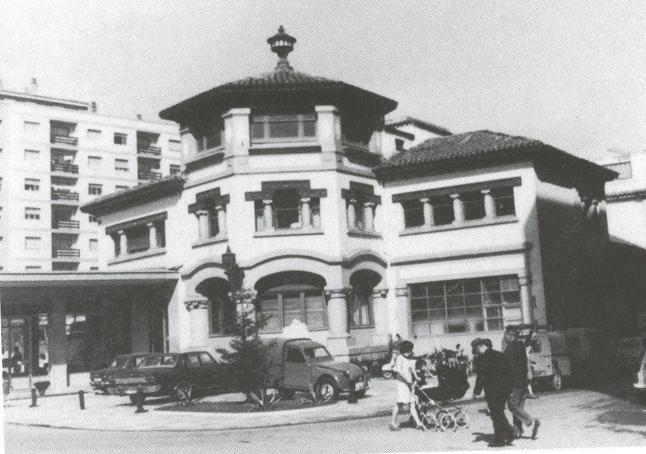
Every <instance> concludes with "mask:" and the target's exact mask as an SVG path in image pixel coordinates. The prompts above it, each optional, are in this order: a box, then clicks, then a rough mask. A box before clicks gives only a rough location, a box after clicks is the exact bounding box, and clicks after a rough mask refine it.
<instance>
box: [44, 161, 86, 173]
mask: <svg viewBox="0 0 646 454" xmlns="http://www.w3.org/2000/svg"><path fill="white" fill-rule="evenodd" d="M51 169H52V172H55V171H58V172H65V173H79V166H77V165H76V164H67V163H63V162H55V161H52V165H51Z"/></svg>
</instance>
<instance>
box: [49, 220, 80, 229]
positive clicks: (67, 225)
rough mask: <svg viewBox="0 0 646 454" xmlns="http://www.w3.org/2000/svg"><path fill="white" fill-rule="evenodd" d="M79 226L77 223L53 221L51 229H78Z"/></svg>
mask: <svg viewBox="0 0 646 454" xmlns="http://www.w3.org/2000/svg"><path fill="white" fill-rule="evenodd" d="M80 226H81V223H80V222H79V221H54V222H53V228H55V229H78V228H79V227H80Z"/></svg>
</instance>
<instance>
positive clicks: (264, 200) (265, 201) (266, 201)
mask: <svg viewBox="0 0 646 454" xmlns="http://www.w3.org/2000/svg"><path fill="white" fill-rule="evenodd" d="M272 202H273V200H271V199H263V200H262V203H264V204H265V205H271V203H272Z"/></svg>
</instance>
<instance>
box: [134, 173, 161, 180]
mask: <svg viewBox="0 0 646 454" xmlns="http://www.w3.org/2000/svg"><path fill="white" fill-rule="evenodd" d="M138 175H139V179H140V180H159V179H161V177H162V174H161V172H141V171H140V172H138Z"/></svg>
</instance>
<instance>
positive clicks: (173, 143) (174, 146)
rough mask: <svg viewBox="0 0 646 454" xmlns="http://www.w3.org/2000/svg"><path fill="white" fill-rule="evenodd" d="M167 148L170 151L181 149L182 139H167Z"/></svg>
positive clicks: (179, 150)
mask: <svg viewBox="0 0 646 454" xmlns="http://www.w3.org/2000/svg"><path fill="white" fill-rule="evenodd" d="M168 149H169V150H170V151H175V152H181V151H182V141H181V140H174V139H170V140H169V141H168Z"/></svg>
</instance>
